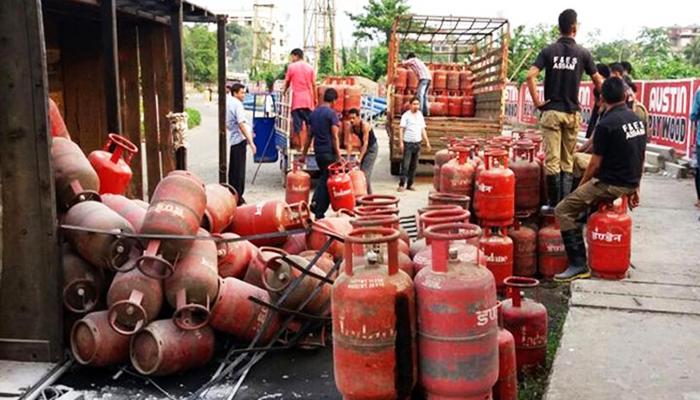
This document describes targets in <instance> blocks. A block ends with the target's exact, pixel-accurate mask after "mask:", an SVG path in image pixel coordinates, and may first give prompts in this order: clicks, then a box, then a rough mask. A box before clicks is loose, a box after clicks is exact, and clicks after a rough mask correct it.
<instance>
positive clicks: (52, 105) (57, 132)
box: [49, 98, 70, 140]
mask: <svg viewBox="0 0 700 400" xmlns="http://www.w3.org/2000/svg"><path fill="white" fill-rule="evenodd" d="M49 130H50V132H51V136H53V137H62V138H64V139H68V140H70V134H69V133H68V128H66V123H65V122H64V121H63V116H61V111H60V110H59V109H58V105H56V102H55V101H53V100H52V99H51V98H49Z"/></svg>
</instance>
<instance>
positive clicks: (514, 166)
mask: <svg viewBox="0 0 700 400" xmlns="http://www.w3.org/2000/svg"><path fill="white" fill-rule="evenodd" d="M509 168H510V169H511V170H512V171H513V174H514V175H515V210H516V212H518V211H520V212H536V211H537V209H538V208H539V207H540V174H541V171H540V164H539V163H537V161H535V147H534V146H533V145H532V144H527V143H523V142H521V141H518V142H516V145H515V147H514V148H513V160H512V161H511V163H510V165H509Z"/></svg>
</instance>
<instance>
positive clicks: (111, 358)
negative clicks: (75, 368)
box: [70, 311, 129, 367]
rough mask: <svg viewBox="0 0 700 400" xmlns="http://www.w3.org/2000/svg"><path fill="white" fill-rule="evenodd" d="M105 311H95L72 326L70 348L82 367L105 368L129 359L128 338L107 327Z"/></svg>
mask: <svg viewBox="0 0 700 400" xmlns="http://www.w3.org/2000/svg"><path fill="white" fill-rule="evenodd" d="M107 314H108V312H107V311H97V312H93V313H90V314H88V315H86V316H84V317H83V318H82V319H80V320H78V321H77V322H76V323H75V324H73V329H72V330H71V335H70V347H71V351H72V353H73V356H74V357H75V359H76V360H77V361H78V362H79V363H80V364H82V365H89V366H91V367H106V366H109V365H117V364H121V363H123V362H125V361H127V360H128V359H129V337H128V336H124V335H120V334H119V333H117V332H116V331H114V330H113V329H112V327H111V326H109V321H108V318H107Z"/></svg>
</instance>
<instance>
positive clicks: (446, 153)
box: [433, 136, 457, 190]
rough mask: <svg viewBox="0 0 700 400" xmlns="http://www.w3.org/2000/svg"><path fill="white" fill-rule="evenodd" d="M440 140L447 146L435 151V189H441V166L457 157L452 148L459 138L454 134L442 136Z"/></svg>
mask: <svg viewBox="0 0 700 400" xmlns="http://www.w3.org/2000/svg"><path fill="white" fill-rule="evenodd" d="M440 141H441V142H442V143H445V148H444V149H440V150H438V151H436V152H435V165H434V166H433V188H434V189H435V190H440V168H441V167H442V166H443V165H445V163H447V162H448V161H450V160H451V159H453V158H454V157H455V153H454V152H453V151H452V150H451V148H452V146H454V145H455V144H456V143H457V140H456V139H455V138H454V137H452V136H444V137H441V138H440Z"/></svg>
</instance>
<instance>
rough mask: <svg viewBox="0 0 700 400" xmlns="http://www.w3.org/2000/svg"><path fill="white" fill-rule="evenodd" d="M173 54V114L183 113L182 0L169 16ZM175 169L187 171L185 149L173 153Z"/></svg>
mask: <svg viewBox="0 0 700 400" xmlns="http://www.w3.org/2000/svg"><path fill="white" fill-rule="evenodd" d="M170 28H171V32H172V53H173V112H175V113H181V112H184V111H185V69H184V55H183V49H182V0H176V1H175V8H174V10H173V12H172V14H171V15H170ZM175 168H176V169H187V148H186V147H184V146H183V147H179V148H178V149H177V150H176V151H175Z"/></svg>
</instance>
